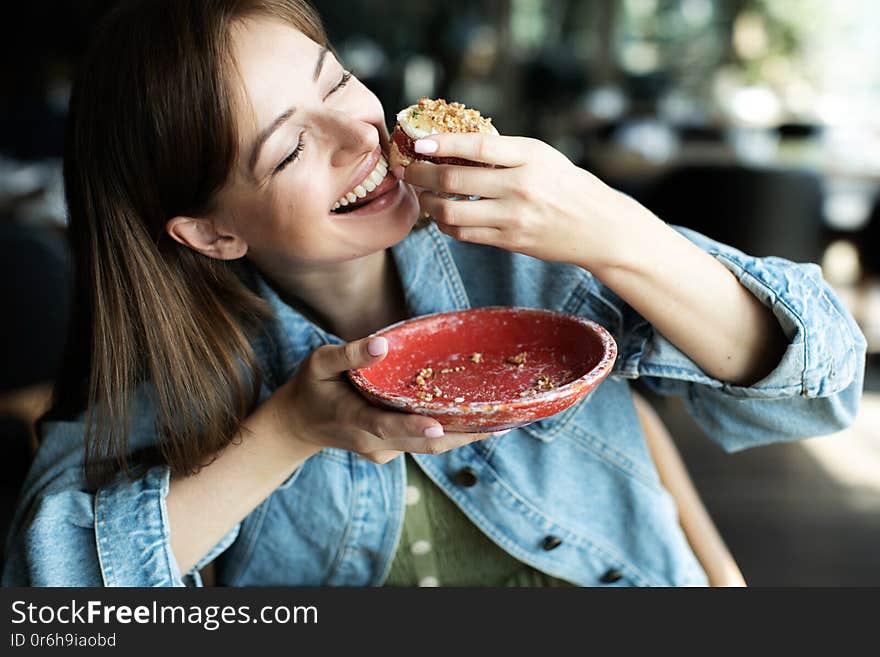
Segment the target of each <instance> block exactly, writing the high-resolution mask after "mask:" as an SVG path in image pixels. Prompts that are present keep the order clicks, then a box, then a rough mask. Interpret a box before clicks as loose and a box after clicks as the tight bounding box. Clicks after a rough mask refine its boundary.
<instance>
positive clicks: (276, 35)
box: [212, 19, 419, 266]
mask: <svg viewBox="0 0 880 657" xmlns="http://www.w3.org/2000/svg"><path fill="white" fill-rule="evenodd" d="M233 43H234V56H235V60H236V63H237V66H238V70H239V72H240V75H241V80H242V82H243V86H244V96H245V98H244V99H243V101H242V102H240V103H239V106H240V109H239V111H238V117H237V122H238V129H239V134H240V143H239V155H238V161H237V163H236V167H235V171H234V173H233V176H231V178H230V182H229V183H228V184H227V185H226V187H225V188H224V189H223V190H222V191H221V192H220V193H219V195H218V198H217V203H216V209H215V212H214V213H213V214H212V218H213V219H214V221H215V224H216V226H217V228H218V229H219V230H220V231H228V232H229V233H231V234H232V235H234V236H235V237H237V238H239V239H240V240H242V241H243V242H244V243H246V245H247V251H248V254H249V256H250V257H251V258H252V259H254V260H255V261H256V262H257V263H258V264H260V263H261V262H262V263H263V264H267V265H269V264H272V265H275V266H278V265H279V264H281V265H284V266H295V265H297V264H302V265H320V264H331V263H334V262H341V261H346V260H351V259H353V258H357V257H360V256H364V255H367V254H370V253H374V252H376V251H380V250H383V249H385V248H387V247H388V246H391V245H392V244H395V243H397V242H399V241H400V240H401V239H403V238H404V237H405V236H406V234H407V233H408V232H409V231H410V229H411V228H412V226H413V224H414V223H415V222H416V220H417V219H418V216H419V207H418V201H417V199H416V196H415V193H414V192H413V190H412V189H411V188H410V187H409V186H408V185H406V184H405V183H403V182H398V181H397V180H396V179H395V178H394V177H393V176H392V175H390V173H389V174H388V175H387V177H386V178H385V179H384V182H382V183H381V184H380V185H379V186H378V187H377V188H376V189H375V190H373V193H372V194H370V196H373V195H375V194H379V193H382V192H383V191H384V190H385V189H388V190H389V191H387V192H385V193H383V194H382V195H381V196H380V197H377V200H375V201H373V202H371V203H370V204H369V205H367V206H366V207H365V208H364V209H363V210H361V211H360V212H356V213H353V214H338V213H335V212H332V211H331V210H332V208H333V207H334V206H335V205H336V203H337V201H338V200H339V199H340V198H342V197H345V196H346V194H347V193H348V192H351V191H352V190H354V189H355V187H357V186H358V185H359V184H360V183H362V182H364V180H365V179H366V178H367V177H368V175H369V174H371V172H372V180H373V181H374V182H375V181H376V180H379V178H378V177H377V176H378V175H381V169H380V171H379V172H374V169H375V164H376V163H377V161H378V158H379V155H380V152H381V153H384V154H385V155H386V156H387V153H388V145H389V135H388V130H387V128H386V126H385V119H384V113H383V110H382V105H381V103H380V102H379V99H378V98H376V96H375V95H373V93H372V92H370V91H369V90H368V89H367V88H366V87H364V86H363V85H362V84H361V83H360V82H359V81H358V80H357V79H356V78H354V77H352V76H350V75H348V74H347V73H346V71H345V70H344V69H343V68H342V66H341V65H340V64H339V62H338V61H336V58H335V57H334V56H333V54H332V53H330V52H327V51H325V50H324V49H323V48H322V47H321V46H319V45H318V44H317V43H315V42H314V41H312V40H311V39H309V38H308V37H306V36H305V35H303V34H302V33H301V32H299V31H297V30H296V29H294V28H292V27H291V26H289V25H287V24H285V23H282V22H279V21H274V20H268V19H260V20H247V21H245V22H243V23H240V24H238V25H237V26H236V27H235V28H234V31H233ZM368 186H369V185H366V187H368ZM362 187H363V186H362ZM361 191H363V190H361ZM370 196H367V197H364V199H365V200H366V199H367V198H370ZM358 200H360V199H358Z"/></svg>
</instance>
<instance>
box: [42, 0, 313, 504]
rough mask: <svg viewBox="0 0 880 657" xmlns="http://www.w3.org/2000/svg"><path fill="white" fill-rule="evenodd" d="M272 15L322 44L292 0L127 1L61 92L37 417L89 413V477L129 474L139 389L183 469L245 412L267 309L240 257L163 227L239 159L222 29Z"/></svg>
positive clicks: (92, 480)
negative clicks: (56, 296) (61, 345)
mask: <svg viewBox="0 0 880 657" xmlns="http://www.w3.org/2000/svg"><path fill="white" fill-rule="evenodd" d="M256 14H261V15H270V16H274V17H277V18H280V19H282V20H284V21H286V22H288V23H289V24H291V25H292V26H293V27H295V28H297V29H299V30H300V31H301V32H303V33H304V34H306V36H308V37H310V38H311V39H313V40H315V41H316V42H318V43H321V44H324V45H329V44H327V38H326V35H325V32H324V29H323V27H322V25H321V21H320V19H319V17H318V16H317V14H316V13H315V11H314V10H313V9H312V8H311V7H310V6H309V5H308V4H307V3H306V2H304V1H302V0H137V1H134V2H125V3H123V4H122V5H120V6H119V7H117V8H116V9H115V10H114V11H113V12H112V13H111V14H110V15H109V16H108V17H107V18H106V19H105V21H104V22H103V23H102V25H101V27H100V28H99V29H98V31H97V32H96V34H95V37H94V40H93V42H92V46H91V48H90V51H89V53H88V54H87V56H86V59H85V61H84V65H83V67H82V69H81V71H80V75H79V78H78V80H77V82H76V84H75V86H74V91H73V96H72V98H71V105H70V116H69V127H68V134H67V141H66V144H65V155H64V185H65V194H66V198H67V205H68V212H69V237H70V244H71V250H72V253H73V259H74V265H75V281H74V285H75V309H74V317H73V321H72V326H73V331H72V333H71V336H70V338H69V341H68V352H67V358H66V362H65V367H64V371H63V373H62V376H61V378H60V380H59V382H58V385H57V386H56V394H55V407H54V408H53V410H52V411H51V412H50V414H49V416H48V417H53V416H55V417H65V416H68V417H69V416H71V415H73V414H76V413H79V412H82V410H83V409H87V410H86V438H85V440H86V445H85V474H86V479H87V481H88V483H89V484H90V485H91V486H94V487H97V486H100V485H102V484H104V483H106V482H107V481H109V480H110V479H111V478H112V477H113V476H115V475H116V474H117V473H118V472H120V471H122V472H125V473H127V474H129V475H131V473H132V470H131V466H132V465H134V464H135V463H136V462H137V461H136V460H133V459H132V457H131V447H132V446H131V445H130V444H129V439H128V433H129V431H130V425H131V421H132V419H133V418H132V416H131V407H132V404H133V402H134V399H135V396H136V394H140V393H141V392H142V391H143V392H144V393H145V394H148V395H149V399H150V401H151V402H152V404H153V407H154V409H155V429H154V430H155V432H156V435H157V444H156V449H155V450H154V453H156V454H157V456H158V458H159V459H160V460H161V461H164V462H165V463H167V464H168V465H169V466H170V467H171V469H172V472H174V473H177V474H191V473H193V472H195V471H197V470H198V469H199V468H200V467H201V466H202V465H204V464H205V463H206V462H207V461H208V460H209V459H210V458H211V455H213V454H215V453H216V452H217V451H218V450H219V449H221V448H222V447H224V446H226V445H227V444H228V443H229V442H230V441H231V440H232V438H233V437H234V436H235V434H236V433H237V432H238V430H239V429H240V428H241V423H242V421H243V419H244V418H245V416H246V415H247V413H249V412H250V410H251V409H252V408H253V406H254V404H255V400H256V395H257V394H258V392H259V387H260V371H259V367H258V361H257V358H256V356H255V354H254V352H253V350H252V348H251V342H250V340H251V339H252V338H253V336H254V335H255V334H256V333H257V332H258V331H259V330H261V327H262V326H264V325H265V320H266V319H267V318H268V316H269V310H268V308H267V306H266V304H265V303H264V302H263V301H262V300H261V299H260V298H259V297H258V296H257V295H256V294H255V293H254V292H253V291H252V290H250V289H249V287H248V286H247V285H246V284H245V280H246V279H245V278H244V277H243V276H242V275H241V273H240V271H239V269H241V267H240V266H238V267H237V265H236V263H234V262H233V263H228V262H223V261H218V260H214V259H211V258H208V257H206V256H203V255H201V254H199V253H196V252H195V251H193V250H191V249H189V248H187V247H184V246H181V245H180V244H178V243H177V242H175V241H174V240H172V239H169V238H167V237H166V236H165V235H164V227H165V224H166V222H167V221H168V220H169V219H170V218H172V217H175V216H178V215H184V216H203V215H204V214H205V213H207V212H209V211H210V209H211V204H212V199H213V198H214V197H215V194H216V192H217V191H218V190H219V189H221V188H222V187H223V185H224V184H225V183H226V181H227V178H228V176H229V174H230V172H231V170H232V168H233V165H234V162H235V160H236V157H237V151H238V149H237V137H238V136H237V133H236V129H235V121H234V120H233V111H234V106H235V102H236V98H237V94H239V91H238V88H237V87H236V79H237V78H236V74H235V70H234V68H235V67H234V63H233V61H232V57H231V46H230V26H231V25H232V24H233V23H234V22H235V21H237V20H242V19H244V18H246V17H247V16H252V15H256Z"/></svg>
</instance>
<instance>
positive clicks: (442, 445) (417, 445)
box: [405, 432, 495, 454]
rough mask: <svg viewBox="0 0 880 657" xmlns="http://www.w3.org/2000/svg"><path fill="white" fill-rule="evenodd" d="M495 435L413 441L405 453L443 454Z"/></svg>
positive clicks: (449, 435) (481, 434)
mask: <svg viewBox="0 0 880 657" xmlns="http://www.w3.org/2000/svg"><path fill="white" fill-rule="evenodd" d="M494 435H495V433H494V432H493V433H448V434H446V435H444V436H443V437H442V438H435V439H433V440H432V439H428V440H421V439H413V440H412V444H411V445H410V446H409V447H407V449H406V450H405V451H407V452H417V453H420V454H443V453H444V452H448V451H449V450H451V449H457V448H459V447H464V446H465V445H469V444H471V443H475V442H479V441H480V440H485V439H486V438H491V437H492V436H494Z"/></svg>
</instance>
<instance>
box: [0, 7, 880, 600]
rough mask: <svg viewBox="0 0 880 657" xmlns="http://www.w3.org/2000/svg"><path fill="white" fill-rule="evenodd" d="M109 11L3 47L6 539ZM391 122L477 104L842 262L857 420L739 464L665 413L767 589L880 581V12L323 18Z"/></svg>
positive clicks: (632, 183) (603, 168)
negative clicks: (93, 62) (70, 114)
mask: <svg viewBox="0 0 880 657" xmlns="http://www.w3.org/2000/svg"><path fill="white" fill-rule="evenodd" d="M112 4H113V2H110V1H107V0H54V1H53V2H48V3H29V2H28V3H26V2H23V1H21V0H14V1H13V2H9V3H7V4H6V5H4V20H3V22H2V27H0V37H2V38H0V49H2V57H0V71H2V74H0V81H2V88H0V239H2V250H3V258H2V265H0V294H2V298H0V304H2V306H0V307H2V308H3V311H2V314H3V317H4V321H3V322H0V326H2V328H0V331H2V342H0V344H2V347H0V348H2V350H3V351H2V358H0V439H2V440H3V448H4V458H3V459H2V466H0V471H2V472H0V474H2V480H0V489H2V490H0V505H2V508H0V525H2V526H0V530H3V532H4V534H5V523H6V522H7V520H8V513H9V511H10V509H11V508H12V506H13V504H14V501H15V495H16V493H17V490H18V486H19V484H20V481H21V478H22V477H23V474H24V470H25V468H26V467H27V462H28V460H29V458H30V449H31V448H30V445H29V441H31V440H32V438H31V437H30V431H29V428H30V423H31V422H32V420H33V418H34V417H36V416H37V415H39V413H40V412H41V410H42V408H43V407H44V405H45V403H46V400H47V398H48V397H47V394H48V390H49V387H50V385H51V381H52V378H53V377H54V373H55V371H56V370H57V367H58V363H59V359H60V353H61V349H62V347H63V336H64V331H65V326H66V318H67V312H68V298H69V291H68V287H67V286H68V282H69V265H68V261H67V255H66V246H65V240H64V226H65V210H64V201H63V194H62V188H61V155H62V153H63V146H64V144H63V134H64V125H65V118H66V109H67V103H68V98H69V93H70V86H71V78H72V76H73V75H74V73H75V71H76V66H77V62H78V61H79V58H80V57H81V55H82V52H83V50H84V48H85V46H86V44H87V42H88V39H89V35H90V32H91V30H92V29H93V28H94V26H95V23H96V21H97V20H98V19H99V18H100V16H101V15H102V14H103V13H104V12H105V11H106V10H107V9H108V7H110V6H112ZM315 4H316V6H317V7H318V9H319V11H320V12H321V14H322V16H323V17H324V20H325V22H326V24H327V28H328V31H329V34H330V37H331V40H332V41H333V43H334V44H335V46H336V48H337V49H338V51H339V53H340V55H341V57H342V60H343V62H344V64H345V65H346V66H347V67H348V68H349V69H350V70H352V71H353V72H354V73H355V74H356V75H358V76H359V77H360V79H361V80H362V81H363V82H364V83H365V84H367V86H369V87H370V88H371V89H372V90H373V91H374V92H375V93H376V94H377V95H378V96H379V98H380V99H381V100H382V102H383V104H384V107H385V109H386V112H387V116H388V119H389V122H390V121H391V120H392V118H393V115H394V114H395V113H396V111H397V110H398V109H399V108H401V107H403V106H405V105H408V104H410V103H412V102H415V100H416V99H417V98H418V97H420V96H422V95H428V96H435V97H443V98H446V99H448V100H457V101H461V102H463V103H465V104H467V105H471V106H474V107H477V108H479V109H480V110H481V111H482V113H483V114H485V115H488V116H491V117H492V119H493V122H494V123H495V125H496V126H497V127H498V129H499V130H500V131H501V133H502V134H509V135H530V136H533V137H537V138H539V139H542V140H544V141H546V142H548V143H550V144H553V145H554V146H555V147H556V148H558V149H559V150H561V151H562V152H564V153H565V154H566V155H567V156H568V157H569V158H570V159H571V160H572V161H573V162H575V163H577V164H578V165H579V166H582V167H585V168H587V169H589V170H590V171H592V172H593V173H595V174H596V175H598V176H599V177H601V178H602V179H604V180H605V181H607V182H609V183H610V184H612V185H614V186H616V187H617V188H619V189H621V190H623V191H625V192H627V193H629V194H631V195H633V196H634V197H635V198H637V199H639V200H640V201H641V202H642V203H644V204H645V205H646V206H648V207H649V208H651V209H652V210H654V211H655V212H656V213H657V214H658V215H659V216H661V217H662V218H663V219H665V220H666V221H668V222H670V223H674V224H680V225H685V226H689V227H692V228H695V229H696V230H699V231H701V232H703V233H705V234H707V235H709V236H711V237H714V238H716V239H719V240H721V241H724V242H727V243H729V244H732V245H734V246H736V247H738V248H741V249H743V250H745V251H747V252H750V253H753V254H756V255H771V254H772V255H778V256H782V257H785V258H789V259H792V260H796V261H800V262H815V263H818V264H820V265H821V266H822V269H823V272H824V275H825V277H826V279H827V280H828V281H829V282H830V283H831V284H832V285H833V286H834V287H835V288H836V290H837V291H838V292H839V293H840V295H841V296H842V298H843V299H844V300H845V302H846V303H847V304H848V306H849V307H850V309H851V310H852V312H853V314H854V315H855V316H856V318H857V320H858V322H859V324H860V325H861V327H862V330H863V332H864V333H865V335H866V337H867V338H868V343H869V356H868V363H867V366H868V370H867V379H866V384H865V391H864V395H863V403H862V408H861V411H860V414H859V417H858V418H857V419H856V422H855V424H854V425H853V427H852V428H850V429H848V430H846V431H844V432H842V433H840V434H836V435H834V436H827V437H821V438H814V439H810V440H805V441H801V442H798V443H792V444H786V445H774V446H769V447H764V448H758V449H754V450H749V451H746V452H743V453H740V454H735V455H727V454H724V453H723V452H722V451H721V450H720V448H718V447H716V446H715V445H714V444H713V443H711V442H710V441H709V440H708V439H707V438H706V437H705V436H703V435H701V433H700V431H699V429H697V428H696V427H695V426H694V424H693V422H691V421H690V419H689V418H688V417H687V416H686V415H685V414H684V413H683V411H682V409H681V406H680V404H678V403H677V402H676V401H674V400H665V399H651V400H650V401H651V402H652V403H653V404H654V405H655V407H656V408H657V409H658V411H659V412H660V414H661V416H662V417H663V419H664V420H665V421H666V423H667V425H668V427H669V428H670V430H671V431H672V434H673V436H674V438H675V440H676V443H677V444H678V447H679V449H680V450H681V452H682V454H683V457H684V459H685V462H686V464H687V466H688V468H689V470H690V473H691V475H692V477H693V478H694V481H695V483H696V485H697V488H698V490H699V491H700V494H701V495H702V497H703V501H704V502H705V504H706V506H707V507H708V509H709V512H710V513H711V515H712V517H713V518H714V520H715V522H716V524H717V525H718V528H719V530H720V531H721V534H722V536H723V537H724V539H725V540H726V541H727V544H728V546H729V548H730V550H731V551H732V553H733V555H734V557H735V559H736V560H737V562H738V564H739V566H740V568H741V569H742V571H743V573H744V575H745V577H746V580H747V581H748V582H749V583H750V584H752V585H783V586H785V585H805V586H809V585H874V586H876V585H878V584H880V559H878V558H877V553H878V546H880V355H878V354H880V239H878V233H880V196H878V192H880V111H878V110H880V39H877V38H876V31H877V27H878V26H880V4H878V3H876V2H874V1H873V0H838V1H837V2H834V3H830V2H825V1H823V0H483V1H480V0H444V1H443V2H439V3H421V2H409V3H401V2H398V1H392V0H345V1H337V2H334V1H331V0H324V1H321V0H318V1H317V2H315Z"/></svg>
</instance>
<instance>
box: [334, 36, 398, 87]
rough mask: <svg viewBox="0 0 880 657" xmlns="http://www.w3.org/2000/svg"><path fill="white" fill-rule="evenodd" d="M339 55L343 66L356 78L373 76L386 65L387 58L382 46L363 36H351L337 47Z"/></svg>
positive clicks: (379, 72)
mask: <svg viewBox="0 0 880 657" xmlns="http://www.w3.org/2000/svg"><path fill="white" fill-rule="evenodd" d="M339 56H340V58H341V59H342V61H343V62H344V64H345V67H346V68H347V69H348V70H349V71H351V72H352V73H354V74H355V76H356V77H358V78H364V79H367V78H374V77H378V76H379V75H381V74H382V72H383V71H384V70H386V67H387V66H388V58H387V57H386V55H385V51H384V50H382V47H381V46H380V45H379V44H378V43H376V42H375V41H373V40H372V39H368V38H365V37H353V38H351V39H348V40H347V41H345V42H344V43H343V44H342V46H341V47H340V48H339Z"/></svg>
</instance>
